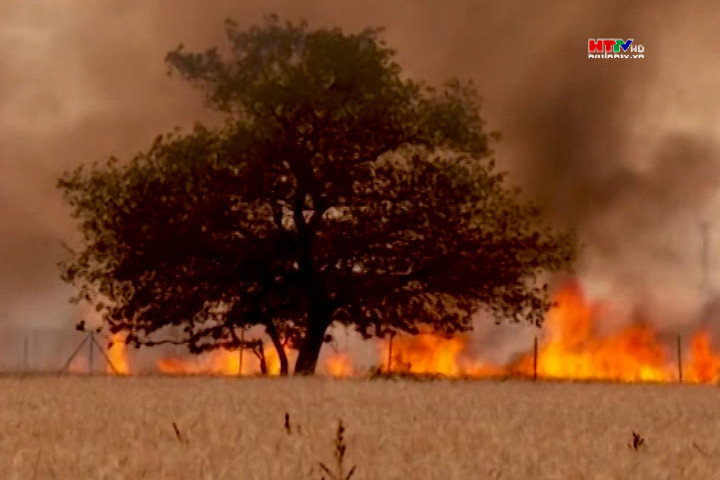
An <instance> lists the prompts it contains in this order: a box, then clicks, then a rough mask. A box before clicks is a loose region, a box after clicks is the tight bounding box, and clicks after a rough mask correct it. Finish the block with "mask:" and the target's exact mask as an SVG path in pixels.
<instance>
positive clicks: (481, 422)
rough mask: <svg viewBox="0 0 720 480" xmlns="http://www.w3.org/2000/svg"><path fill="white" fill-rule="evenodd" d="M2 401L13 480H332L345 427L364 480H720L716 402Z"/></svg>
mask: <svg viewBox="0 0 720 480" xmlns="http://www.w3.org/2000/svg"><path fill="white" fill-rule="evenodd" d="M0 392H2V393H1V394H0V425H1V427H2V429H1V430H0V432H1V433H0V472H2V474H1V477H2V478H4V479H22V480H30V479H62V480H65V479H68V480H69V479H72V480H79V479H143V478H148V479H173V480H175V479H193V480H195V479H264V480H271V479H272V480H275V479H318V480H319V479H320V478H321V471H320V468H319V467H318V462H325V463H326V464H327V465H328V466H332V465H333V439H334V436H335V431H336V427H337V422H338V419H342V420H343V423H344V425H345V426H346V429H347V430H346V440H347V445H348V447H347V455H346V458H347V462H346V463H347V467H350V466H352V465H357V466H358V467H357V471H356V472H355V475H354V476H353V477H352V478H353V479H357V480H361V479H373V480H393V479H403V480H407V479H442V480H451V479H452V480H455V479H457V480H460V479H463V480H464V479H483V478H492V479H498V478H502V479H525V478H527V479H544V478H557V479H581V478H588V479H611V478H622V479H627V478H638V479H649V478H652V479H681V478H688V479H689V478H692V479H711V478H718V475H720V473H718V472H720V389H718V388H716V387H708V386H705V387H698V386H672V385H618V384H589V383H586V384H580V383H576V384H573V383H537V384H532V383H526V382H520V381H513V382H490V381H486V382H464V381H441V380H438V381H410V380H374V381H369V380H329V379H320V378H309V379H300V378H298V379H295V378H290V379H222V378H164V377H136V378H105V377H95V378H83V377H54V376H45V377H43V376H36V377H4V378H2V379H0ZM286 412H287V413H288V414H289V419H290V427H291V431H290V433H288V432H287V430H286V428H285V426H284V423H285V413H286ZM173 423H175V424H176V426H177V428H178V430H179V434H180V435H179V436H178V435H177V434H176V433H175V430H174V428H173ZM633 431H635V432H638V433H639V434H640V435H641V436H642V438H643V439H644V440H645V442H644V443H643V444H642V445H640V446H639V447H638V448H637V449H634V448H632V447H631V446H629V444H630V443H632V432H633ZM326 478H327V475H326Z"/></svg>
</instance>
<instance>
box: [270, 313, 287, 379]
mask: <svg viewBox="0 0 720 480" xmlns="http://www.w3.org/2000/svg"><path fill="white" fill-rule="evenodd" d="M265 330H266V331H267V333H268V336H269V337H270V340H272V343H273V346H274V347H275V351H276V352H277V355H278V359H279V360H280V375H282V376H285V375H287V374H288V359H287V355H285V348H283V344H282V342H281V341H280V337H278V333H277V329H276V328H275V325H274V324H272V323H270V324H269V325H266V326H265Z"/></svg>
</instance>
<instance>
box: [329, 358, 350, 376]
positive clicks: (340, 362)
mask: <svg viewBox="0 0 720 480" xmlns="http://www.w3.org/2000/svg"><path fill="white" fill-rule="evenodd" d="M325 372H326V373H327V375H329V376H331V377H352V376H353V375H354V374H355V367H354V366H353V361H352V358H351V357H350V355H348V354H347V353H345V352H338V353H334V354H333V355H330V356H328V357H327V358H326V359H325Z"/></svg>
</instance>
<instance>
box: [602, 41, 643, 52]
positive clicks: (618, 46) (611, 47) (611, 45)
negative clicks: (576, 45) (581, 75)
mask: <svg viewBox="0 0 720 480" xmlns="http://www.w3.org/2000/svg"><path fill="white" fill-rule="evenodd" d="M634 42H635V39H634V38H629V39H627V40H623V39H622V38H589V39H588V53H621V52H627V51H630V52H633V53H643V52H644V51H645V47H644V46H643V45H639V44H634Z"/></svg>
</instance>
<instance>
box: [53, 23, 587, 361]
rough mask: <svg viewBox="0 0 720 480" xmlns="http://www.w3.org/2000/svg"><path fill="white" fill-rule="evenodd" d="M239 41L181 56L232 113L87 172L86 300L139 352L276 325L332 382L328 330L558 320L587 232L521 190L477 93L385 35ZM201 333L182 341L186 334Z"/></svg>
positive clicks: (72, 186) (275, 331)
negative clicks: (568, 228) (574, 230)
mask: <svg viewBox="0 0 720 480" xmlns="http://www.w3.org/2000/svg"><path fill="white" fill-rule="evenodd" d="M226 31H227V37H228V40H229V46H230V47H229V49H227V52H226V53H223V54H221V53H220V51H218V50H217V49H210V50H207V51H205V52H202V53H192V52H187V51H186V50H185V48H184V47H183V46H182V45H181V46H179V47H178V48H177V49H176V50H174V51H172V52H170V53H169V54H168V55H167V57H166V61H167V63H168V65H169V67H170V69H171V72H174V73H178V74H180V75H181V76H182V78H183V79H185V80H187V81H189V82H190V83H191V84H192V85H193V86H195V87H197V88H198V89H199V90H201V91H202V92H203V94H204V95H205V99H206V102H207V105H208V106H209V107H210V108H213V109H215V110H217V111H219V112H221V113H222V114H224V115H225V118H226V121H225V123H224V124H223V125H222V126H220V127H216V128H209V127H206V126H203V125H200V124H196V126H195V127H194V129H193V130H192V131H191V132H188V133H181V132H180V131H176V132H174V133H171V134H167V135H161V136H159V137H157V139H156V140H155V142H154V143H153V145H152V146H151V147H150V148H149V150H147V151H146V152H144V153H142V154H139V155H137V156H136V157H135V158H133V159H131V160H129V161H124V162H121V161H118V160H116V159H114V158H111V159H110V160H108V161H107V162H105V163H101V164H95V165H92V166H89V167H83V166H81V167H79V168H78V169H77V170H75V171H74V172H69V173H67V174H66V175H65V176H64V177H63V178H62V179H61V180H60V181H59V187H60V188H61V189H62V190H63V191H64V195H65V198H66V200H67V201H68V203H69V204H70V205H71V206H72V208H73V215H74V217H75V218H76V219H77V221H78V224H79V227H80V230H81V232H82V234H83V245H82V249H80V250H79V251H78V252H75V253H74V255H73V257H72V259H71V260H70V261H68V262H67V263H65V264H64V265H63V278H64V279H65V280H66V281H68V282H70V283H72V284H74V285H76V286H77V287H78V289H79V290H78V291H79V295H78V299H82V300H86V301H88V302H90V303H92V304H94V305H96V308H97V309H98V311H100V312H101V313H102V314H103V317H104V319H105V321H106V322H107V323H108V325H109V326H110V329H111V330H112V331H125V332H127V333H128V336H127V341H128V342H129V343H133V344H135V345H155V344H158V343H162V342H177V343H184V344H187V345H188V347H189V348H190V350H191V351H192V352H196V353H197V352H201V351H204V350H207V349H211V348H218V347H224V348H236V347H237V346H238V345H240V343H241V342H242V340H241V338H240V337H239V335H238V331H239V330H240V329H246V328H249V327H253V326H262V327H264V330H265V332H267V334H268V336H269V338H270V339H271V340H272V342H273V344H274V345H275V347H276V349H277V350H278V355H279V356H280V360H281V365H282V370H283V373H285V372H287V371H288V365H287V358H286V356H285V352H284V349H283V348H282V347H283V345H288V346H290V347H292V348H296V349H298V359H297V362H296V365H295V372H296V373H312V372H313V371H314V369H315V366H316V363H317V359H318V354H319V351H320V348H321V346H322V344H323V342H324V341H327V340H328V334H327V332H328V327H329V326H330V325H331V324H333V323H340V324H344V325H348V326H352V327H354V328H355V329H356V330H357V331H358V332H359V333H360V334H362V335H363V336H364V337H366V338H369V337H372V336H380V337H382V336H384V335H387V334H388V333H391V332H395V331H404V332H409V333H417V332H418V331H419V330H421V329H431V330H434V331H437V332H440V333H442V334H446V335H451V334H453V333H455V332H458V331H464V330H467V329H469V328H471V326H472V323H471V316H472V315H473V314H474V313H475V312H477V311H478V310H480V309H485V310H487V311H489V312H491V313H493V314H494V315H495V317H496V318H497V319H498V320H501V319H510V320H513V321H529V322H535V323H539V322H540V321H541V320H542V316H543V313H544V311H545V310H546V309H547V308H548V306H549V300H548V294H547V285H546V284H545V283H544V277H543V275H544V273H545V272H551V271H557V270H561V269H565V268H567V267H568V266H569V265H570V263H571V262H572V260H573V257H574V254H575V243H574V239H573V237H572V235H571V234H569V233H566V232H562V231H558V230H556V229H553V228H552V227H551V226H549V225H548V224H547V222H545V221H544V219H543V217H542V215H541V212H540V211H539V210H538V209H537V208H536V207H535V206H533V205H532V204H529V203H525V202H524V201H521V200H520V199H519V196H518V192H517V191H516V190H514V189H511V188H510V187H508V186H507V185H506V180H505V176H506V175H505V173H503V172H501V171H499V170H498V169H497V167H496V166H495V164H494V161H493V160H492V150H491V143H492V142H493V140H494V137H495V135H494V134H492V133H488V132H487V131H486V128H485V124H484V121H483V119H482V118H481V116H480V113H479V99H478V95H477V92H476V90H475V89H474V88H473V86H472V85H471V84H464V83H461V82H460V81H458V80H450V81H448V82H447V83H445V84H443V85H442V86H440V87H437V88H433V87H430V86H428V85H426V84H424V83H422V82H417V81H414V80H412V79H410V78H407V76H405V75H404V74H403V73H402V71H401V68H400V66H399V65H398V64H397V63H396V62H395V54H394V51H393V50H392V49H390V48H389V47H388V46H387V45H386V44H385V43H384V42H383V40H382V39H381V38H380V31H379V30H377V29H368V30H365V31H362V32H360V33H354V34H349V33H345V32H343V31H342V30H340V29H337V28H336V29H327V28H319V29H310V28H309V27H308V26H307V25H306V24H305V23H300V24H293V23H290V22H282V21H280V20H279V19H278V18H277V17H274V16H271V17H268V18H266V20H265V22H264V23H263V24H262V25H260V26H255V27H251V28H248V29H241V28H239V27H238V25H237V24H235V23H234V22H232V21H228V22H226ZM170 330H173V331H181V332H182V336H181V337H180V338H178V337H172V339H170V338H169V337H167V332H168V331H170Z"/></svg>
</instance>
